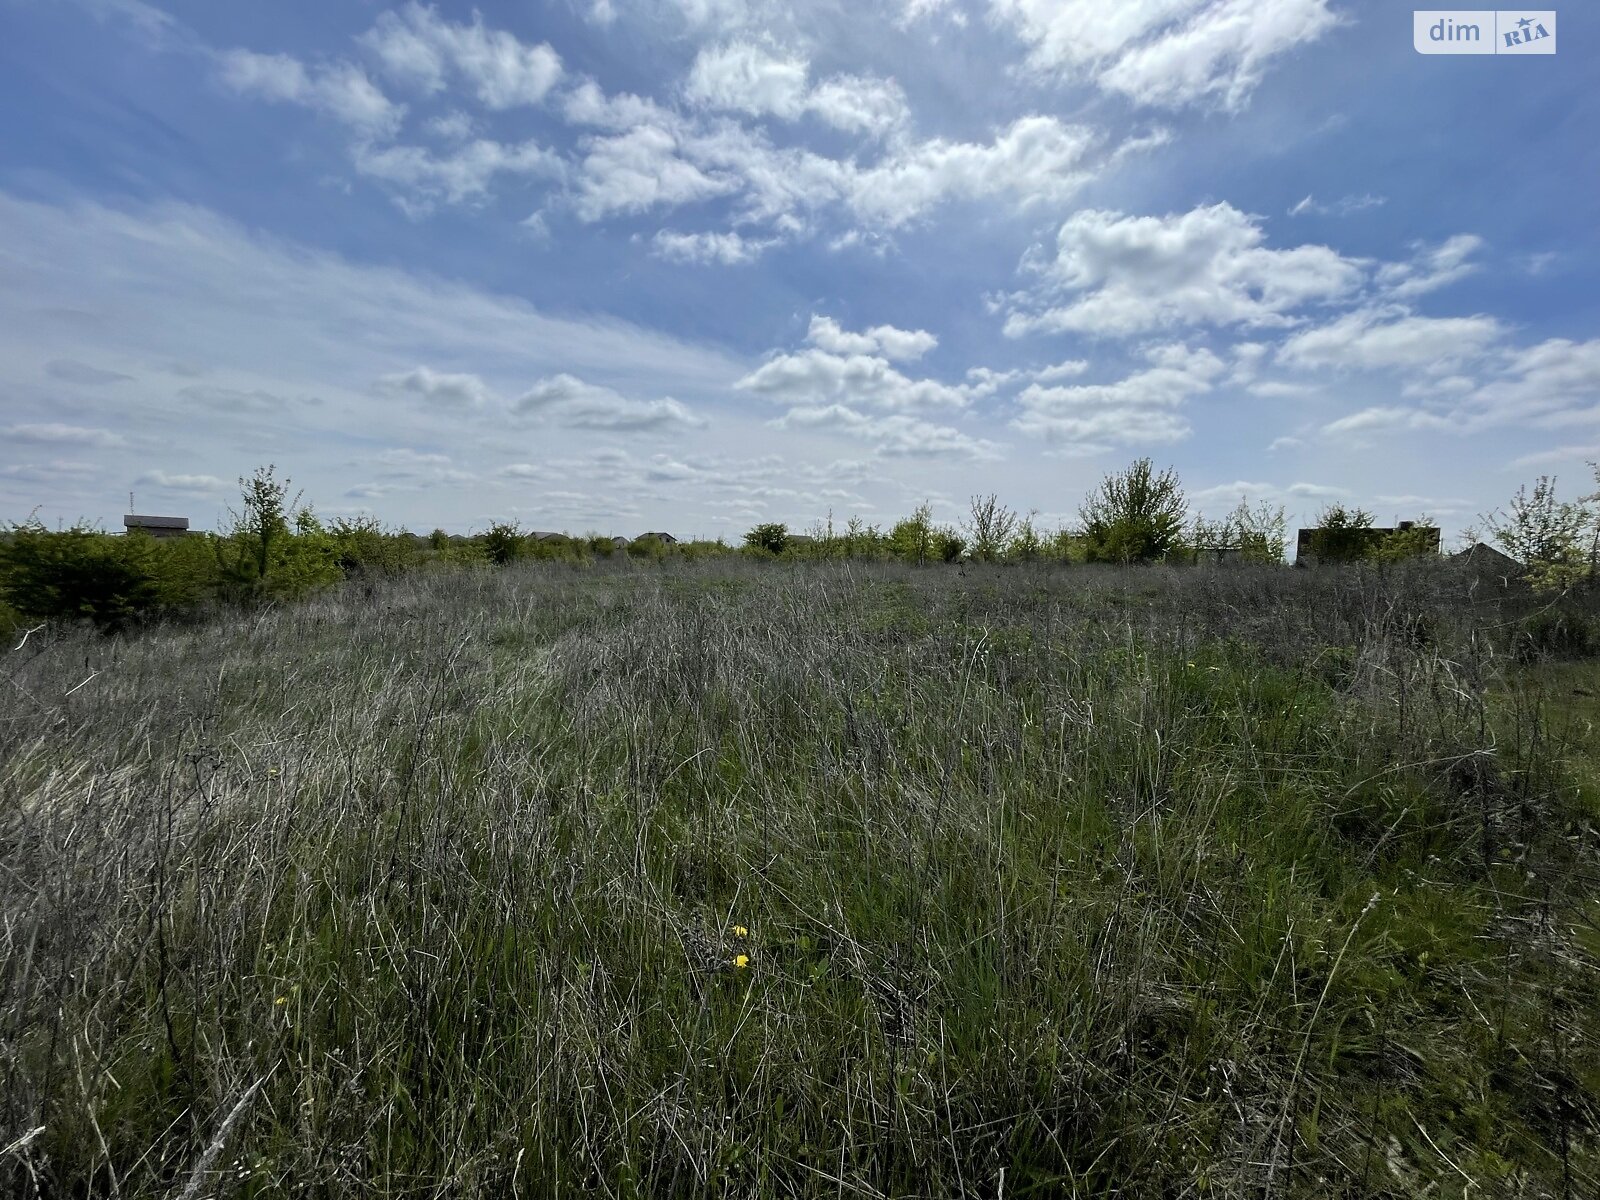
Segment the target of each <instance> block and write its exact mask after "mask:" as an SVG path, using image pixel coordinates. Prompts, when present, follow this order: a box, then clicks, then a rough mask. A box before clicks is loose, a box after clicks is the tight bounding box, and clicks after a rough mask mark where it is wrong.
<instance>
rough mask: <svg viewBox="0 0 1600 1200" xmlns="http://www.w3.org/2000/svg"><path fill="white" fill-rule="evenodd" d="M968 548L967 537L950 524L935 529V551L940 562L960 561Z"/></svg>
mask: <svg viewBox="0 0 1600 1200" xmlns="http://www.w3.org/2000/svg"><path fill="white" fill-rule="evenodd" d="M966 548H967V543H966V539H965V538H963V537H962V536H961V535H960V534H959V533H957V532H956V531H955V530H954V529H951V528H950V527H949V526H944V527H941V528H939V529H936V530H934V531H933V552H934V554H936V555H937V556H938V558H939V561H940V562H947V563H953V562H960V561H961V554H962V551H964V550H965V549H966Z"/></svg>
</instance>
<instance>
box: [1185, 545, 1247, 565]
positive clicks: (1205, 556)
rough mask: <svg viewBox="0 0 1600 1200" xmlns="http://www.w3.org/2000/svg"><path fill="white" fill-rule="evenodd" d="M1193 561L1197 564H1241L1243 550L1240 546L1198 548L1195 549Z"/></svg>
mask: <svg viewBox="0 0 1600 1200" xmlns="http://www.w3.org/2000/svg"><path fill="white" fill-rule="evenodd" d="M1194 561H1195V562H1197V563H1207V564H1210V563H1216V564H1222V563H1242V562H1243V561H1244V549H1243V548H1242V547H1240V546H1198V547H1196V548H1195V552H1194Z"/></svg>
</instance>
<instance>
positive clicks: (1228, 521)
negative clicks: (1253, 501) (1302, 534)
mask: <svg viewBox="0 0 1600 1200" xmlns="http://www.w3.org/2000/svg"><path fill="white" fill-rule="evenodd" d="M1288 529H1289V521H1288V516H1287V515H1286V514H1285V512H1284V508H1283V505H1281V504H1279V505H1276V506H1274V505H1272V504H1269V503H1267V502H1266V501H1265V500H1263V501H1261V502H1260V503H1259V504H1257V505H1255V506H1254V507H1253V508H1252V507H1251V505H1250V502H1249V500H1247V499H1246V498H1245V497H1243V496H1241V497H1240V498H1239V504H1238V506H1237V507H1236V508H1234V510H1233V511H1232V512H1230V513H1229V514H1228V515H1227V516H1225V517H1223V518H1222V519H1221V520H1220V521H1210V520H1207V519H1206V518H1205V517H1204V516H1201V515H1199V514H1196V515H1195V518H1194V522H1193V524H1192V525H1191V526H1190V531H1189V544H1190V545H1191V546H1193V547H1194V548H1195V549H1196V550H1237V551H1239V557H1240V558H1242V559H1244V561H1246V562H1256V563H1281V562H1282V561H1283V557H1284V552H1285V550H1286V549H1287V548H1288V542H1289V533H1288Z"/></svg>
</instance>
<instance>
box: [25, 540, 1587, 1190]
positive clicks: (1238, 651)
mask: <svg viewBox="0 0 1600 1200" xmlns="http://www.w3.org/2000/svg"><path fill="white" fill-rule="evenodd" d="M1519 604H1520V602H1519V601H1517V600H1515V599H1514V598H1513V599H1506V598H1503V597H1500V596H1499V595H1495V596H1488V597H1485V596H1482V595H1479V594H1469V593H1468V591H1467V589H1466V587H1465V585H1464V583H1463V581H1462V580H1461V579H1460V578H1459V577H1456V576H1453V575H1449V574H1448V573H1442V572H1436V571H1425V570H1420V569H1419V570H1413V571H1403V572H1390V573H1387V574H1380V573H1375V572H1364V571H1356V572H1349V573H1343V572H1341V573H1308V572H1290V571H1282V570H1277V571H1274V570H1260V571H1250V570H1241V571H1226V572H1204V571H1166V570H1160V569H1155V570H1129V571H1117V570H1111V569H1106V570H1083V569H1080V570H1068V571H1059V570H1058V571H1049V570H1037V571H1035V570H1028V569H1010V570H994V571H981V570H977V569H968V570H966V571H965V572H964V573H960V574H958V573H956V572H954V571H947V570H929V571H920V572H919V571H915V570H911V569H903V568H894V567H873V568H865V569H863V568H860V567H851V566H849V565H839V566H832V565H821V564H813V565H807V566H805V567H803V568H798V569H796V568H790V567H783V566H768V567H766V568H765V569H762V568H758V567H752V566H749V565H744V564H737V563H711V564H702V565H699V566H680V567H676V568H674V567H672V566H670V565H669V566H667V567H659V566H658V567H639V566H638V565H636V564H627V563H619V564H615V565H614V566H613V567H611V568H598V569H590V570H574V569H571V568H567V567H554V566H527V567H513V568H509V569H507V570H504V571H499V572H490V571H461V572H457V573H439V574H425V575H414V576H409V577H405V578H402V579H399V580H395V581H391V582H389V583H386V584H382V585H378V586H376V587H373V586H368V587H366V588H352V589H349V590H347V591H344V592H342V593H337V594H328V595H324V596H322V597H319V598H316V599H313V600H311V601H309V602H306V603H304V604H301V605H299V606H296V607H288V608H278V609H272V610H267V611H262V612H259V613H255V614H251V615H247V616H243V617H239V618H237V619H233V620H219V621H216V622H213V623H210V624H206V625H201V626H197V627H190V628H164V629H163V628H157V629H152V630H147V631H145V632H143V633H140V634H136V635H130V636H127V637H123V638H116V639H106V638H101V637H98V636H95V635H92V634H88V633H75V632H50V631H40V632H39V633H37V634H35V635H33V636H32V637H30V638H29V640H28V642H27V643H26V644H25V645H24V646H23V647H22V648H21V649H20V650H17V651H14V652H12V653H10V654H9V655H8V656H6V657H5V658H4V659H3V660H0V668H3V669H4V671H5V672H6V676H7V679H6V681H4V682H3V683H0V686H3V687H4V688H5V689H6V691H7V692H9V693H10V695H9V696H8V706H7V708H6V710H5V716H3V717H0V1072H3V1074H0V1152H3V1153H0V1188H3V1189H4V1190H5V1192H6V1194H15V1195H24V1196H26V1195H40V1196H50V1197H55V1196H87V1195H96V1196H99V1195H106V1196H121V1197H134V1196H184V1197H194V1196H201V1195H208V1196H230V1197H232V1196H277V1195H317V1196H369V1195H382V1196H469V1195H514V1196H529V1197H533V1196H577V1195H603V1196H616V1197H633V1196H691V1195H726V1196H751V1195H796V1196H810V1195H817V1196H821V1195H829V1196H838V1195H865V1196H958V1195H976V1196H998V1195H1001V1194H1004V1195H1006V1196H1024V1195H1040V1196H1057V1195H1066V1196H1070V1195H1081V1196H1086V1197H1087V1196H1108V1195H1119V1196H1129V1197H1135V1196H1137V1197H1145V1196H1174V1197H1177V1196H1196V1197H1199V1196H1308V1197H1309V1196H1318V1197H1322V1196H1424V1195H1426V1196H1466V1195H1472V1196H1528V1197H1533V1196H1565V1197H1582V1196H1592V1195H1595V1194H1600V1182H1597V1164H1596V1150H1595V1127H1596V1121H1597V1102H1596V1089H1597V1083H1600V1066H1597V1062H1600V1060H1597V1056H1596V1043H1595V1040H1594V1038H1595V1034H1596V1027H1597V1021H1600V994H1597V986H1596V980H1597V976H1596V974H1595V960H1596V954H1597V952H1600V939H1597V938H1596V936H1595V929H1594V925H1593V918H1594V916H1595V913H1596V908H1595V905H1594V900H1593V895H1594V893H1593V884H1594V882H1595V856H1596V850H1597V843H1596V835H1595V830H1594V824H1593V816H1594V808H1595V800H1596V797H1595V796H1594V795H1591V794H1587V793H1585V792H1584V791H1583V790H1582V789H1580V788H1578V787H1576V786H1574V785H1573V783H1572V779H1573V778H1574V776H1573V774H1572V772H1571V771H1570V770H1569V767H1568V763H1567V762H1566V757H1567V755H1568V753H1569V751H1568V750H1566V749H1564V748H1563V746H1562V745H1561V744H1560V743H1559V742H1558V741H1554V740H1552V738H1551V735H1550V731H1549V722H1548V721H1547V720H1546V716H1547V714H1546V711H1545V710H1546V707H1547V703H1548V701H1547V698H1542V697H1541V696H1540V694H1539V691H1538V689H1537V687H1536V686H1532V685H1530V684H1529V683H1528V682H1527V678H1528V677H1527V674H1526V672H1525V671H1524V670H1523V669H1521V668H1519V667H1517V666H1516V664H1515V663H1514V662H1513V660H1512V658H1511V657H1510V651H1511V649H1512V647H1513V637H1512V633H1513V631H1514V630H1515V628H1516V627H1517V622H1518V621H1519V620H1521V618H1522V615H1523V614H1522V612H1521V611H1520V608H1519V607H1518V606H1519Z"/></svg>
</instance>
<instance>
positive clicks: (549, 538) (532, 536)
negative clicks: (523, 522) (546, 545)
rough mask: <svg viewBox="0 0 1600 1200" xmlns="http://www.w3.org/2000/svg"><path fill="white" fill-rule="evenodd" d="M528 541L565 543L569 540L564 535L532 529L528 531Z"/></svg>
mask: <svg viewBox="0 0 1600 1200" xmlns="http://www.w3.org/2000/svg"><path fill="white" fill-rule="evenodd" d="M528 540H529V541H534V542H565V541H570V540H571V539H570V538H568V537H567V535H566V534H564V533H548V532H542V531H540V530H537V529H532V530H529V531H528Z"/></svg>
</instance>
